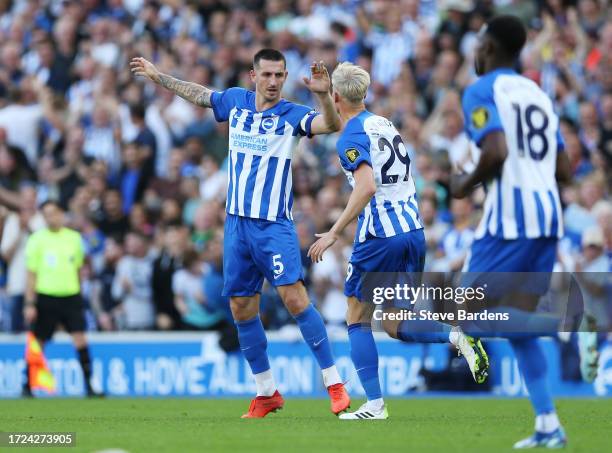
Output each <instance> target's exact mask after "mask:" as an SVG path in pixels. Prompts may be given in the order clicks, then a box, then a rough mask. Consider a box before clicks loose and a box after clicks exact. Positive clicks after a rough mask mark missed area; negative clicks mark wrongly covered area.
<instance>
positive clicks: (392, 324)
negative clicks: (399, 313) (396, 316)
mask: <svg viewBox="0 0 612 453" xmlns="http://www.w3.org/2000/svg"><path fill="white" fill-rule="evenodd" d="M398 326H399V321H396V320H390V319H387V318H386V317H385V318H383V320H382V328H383V330H384V331H385V332H387V335H389V336H390V337H391V338H397V328H398Z"/></svg>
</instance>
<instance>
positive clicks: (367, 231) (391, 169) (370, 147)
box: [336, 110, 423, 242]
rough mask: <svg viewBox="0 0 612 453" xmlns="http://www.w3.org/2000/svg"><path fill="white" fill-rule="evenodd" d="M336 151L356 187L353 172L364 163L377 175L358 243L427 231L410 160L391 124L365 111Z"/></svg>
mask: <svg viewBox="0 0 612 453" xmlns="http://www.w3.org/2000/svg"><path fill="white" fill-rule="evenodd" d="M336 148H337V150H338V156H339V157H340V163H341V164H342V168H343V169H344V172H345V173H346V176H347V178H348V180H349V183H350V184H351V186H352V187H354V186H355V180H354V178H353V172H354V171H355V170H356V169H357V167H358V166H359V165H360V164H362V163H366V164H368V165H370V166H371V167H372V170H373V172H374V180H375V182H376V193H375V194H374V196H373V197H372V199H371V200H370V204H369V205H367V206H366V207H365V209H364V210H363V212H362V213H361V214H359V217H358V219H357V233H356V237H355V242H364V241H365V240H366V239H368V237H379V238H385V237H391V236H395V235H396V234H400V233H405V232H408V231H412V230H418V229H421V228H423V224H422V222H421V218H420V216H419V209H418V207H417V200H416V197H415V188H414V181H413V180H412V176H411V174H410V158H409V157H408V153H407V151H406V147H405V146H404V142H403V141H402V138H401V137H400V134H399V132H398V131H397V129H396V128H395V126H393V123H391V121H389V120H388V119H386V118H383V117H382V116H377V115H374V114H373V113H371V112H368V111H367V110H364V111H363V112H361V113H360V114H359V115H357V116H355V117H353V118H351V119H350V120H349V122H348V123H347V124H346V127H345V128H344V131H343V132H342V135H341V136H340V138H339V140H338V143H337V144H336Z"/></svg>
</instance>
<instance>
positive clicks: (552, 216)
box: [463, 69, 564, 239]
mask: <svg viewBox="0 0 612 453" xmlns="http://www.w3.org/2000/svg"><path fill="white" fill-rule="evenodd" d="M463 111H464V114H465V118H466V120H465V121H466V131H467V134H468V136H469V137H470V139H471V140H472V141H473V142H474V144H475V145H476V147H478V145H480V143H481V142H482V140H483V139H484V137H485V136H486V135H487V134H489V133H491V132H493V131H502V132H503V133H504V135H505V138H506V146H507V148H508V155H507V157H506V160H505V162H504V165H503V167H502V171H501V175H500V176H498V177H496V178H493V179H492V180H491V181H489V182H488V183H487V184H486V190H487V198H486V200H485V203H484V212H483V215H482V220H481V222H480V225H479V226H478V228H477V230H476V239H480V238H482V237H484V236H493V237H497V238H502V239H518V238H529V239H533V238H541V237H556V238H561V237H563V215H562V214H563V212H562V209H561V201H560V199H559V190H558V186H557V181H556V178H555V173H556V169H557V153H559V152H562V151H563V148H564V143H563V139H562V137H561V134H560V132H559V118H558V117H557V115H556V114H555V112H554V110H553V104H552V101H551V100H550V98H549V97H548V96H547V95H546V93H544V92H543V91H542V90H541V89H540V87H538V86H537V85H536V84H535V83H534V82H533V81H531V80H529V79H527V78H525V77H523V76H521V75H519V74H517V73H516V72H514V71H513V70H511V69H498V70H496V71H492V72H490V73H488V74H486V75H484V76H483V77H481V78H480V79H478V80H477V81H476V82H475V83H474V84H473V85H471V86H470V87H468V88H467V90H466V91H465V93H464V95H463Z"/></svg>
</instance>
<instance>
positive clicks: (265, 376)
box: [253, 369, 276, 396]
mask: <svg viewBox="0 0 612 453" xmlns="http://www.w3.org/2000/svg"><path fill="white" fill-rule="evenodd" d="M253 376H255V384H256V385H257V396H272V395H274V392H275V391H276V384H275V382H274V376H273V375H272V370H271V369H270V370H266V371H264V372H263V373H257V374H254V375H253Z"/></svg>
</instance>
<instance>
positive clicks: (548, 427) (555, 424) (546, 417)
mask: <svg viewBox="0 0 612 453" xmlns="http://www.w3.org/2000/svg"><path fill="white" fill-rule="evenodd" d="M560 426H561V424H560V423H559V417H557V413H556V412H549V413H547V414H540V415H538V416H536V420H535V430H536V431H538V432H540V433H547V434H548V433H552V432H553V431H555V430H556V429H558V428H559V427H560Z"/></svg>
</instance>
